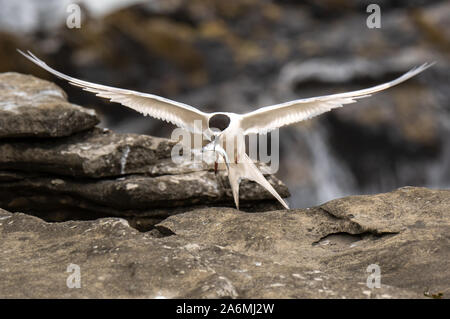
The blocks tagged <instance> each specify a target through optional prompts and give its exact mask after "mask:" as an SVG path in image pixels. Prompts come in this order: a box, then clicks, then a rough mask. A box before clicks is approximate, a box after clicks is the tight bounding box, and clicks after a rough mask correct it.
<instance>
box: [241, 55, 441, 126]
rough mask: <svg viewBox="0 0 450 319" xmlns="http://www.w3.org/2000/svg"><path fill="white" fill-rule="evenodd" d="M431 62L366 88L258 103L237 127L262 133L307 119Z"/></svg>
mask: <svg viewBox="0 0 450 319" xmlns="http://www.w3.org/2000/svg"><path fill="white" fill-rule="evenodd" d="M433 64H434V63H425V64H423V65H421V66H419V67H417V68H414V69H412V70H410V71H409V72H407V73H405V74H403V75H402V76H400V77H399V78H397V79H395V80H393V81H391V82H387V83H384V84H380V85H377V86H374V87H371V88H368V89H363V90H358V91H353V92H347V93H339V94H332V95H326V96H320V97H313V98H307V99H301V100H294V101H290V102H286V103H282V104H277V105H271V106H266V107H262V108H260V109H258V110H255V111H253V112H250V113H247V114H243V115H242V118H241V128H242V130H243V131H244V134H245V135H247V134H250V133H257V134H265V133H267V132H270V131H272V130H274V129H276V128H279V127H282V126H285V125H289V124H294V123H297V122H301V121H303V120H307V119H310V118H312V117H314V116H317V115H320V114H322V113H325V112H328V111H330V110H332V109H334V108H338V107H341V106H343V105H344V104H349V103H354V102H356V101H357V100H358V99H360V98H363V97H368V96H370V95H371V94H373V93H376V92H379V91H383V90H386V89H388V88H390V87H392V86H394V85H397V84H399V83H402V82H403V81H406V80H408V79H410V78H412V77H413V76H415V75H417V74H419V73H420V72H422V71H424V70H426V69H427V68H429V67H430V66H431V65H433Z"/></svg>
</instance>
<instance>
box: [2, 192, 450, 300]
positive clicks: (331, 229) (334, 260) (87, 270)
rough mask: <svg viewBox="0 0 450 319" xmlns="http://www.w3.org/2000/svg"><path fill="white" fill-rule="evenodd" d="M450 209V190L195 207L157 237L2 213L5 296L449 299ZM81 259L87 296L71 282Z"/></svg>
mask: <svg viewBox="0 0 450 319" xmlns="http://www.w3.org/2000/svg"><path fill="white" fill-rule="evenodd" d="M449 212H450V191H449V190H429V189H425V188H413V187H408V188H401V189H398V190H397V191H394V192H392V193H386V194H379V195H372V196H353V197H346V198H341V199H338V200H334V201H331V202H328V203H326V204H324V205H322V206H319V207H314V208H310V209H306V210H290V211H288V210H280V211H271V212H264V213H246V212H242V211H237V210H235V209H232V208H204V209H198V210H192V211H190V212H187V213H184V214H177V215H174V216H171V217H169V218H167V219H166V220H164V221H163V222H161V223H159V224H157V225H156V228H155V229H154V230H152V231H150V232H147V233H140V232H138V231H136V230H135V229H133V228H131V227H130V226H129V225H128V223H127V222H126V221H125V220H123V219H120V218H102V219H98V220H95V221H84V222H81V221H68V222H63V223H46V222H44V221H42V220H40V219H38V218H36V217H32V216H28V215H25V214H22V213H15V214H13V213H9V212H7V211H4V210H0V257H1V258H0V280H1V282H2V285H0V296H1V297H3V298H5V297H7V298H12V297H27V298H36V297H39V298H47V297H56V298H81V297H83V298H86V297H88V298H107V297H109V298H123V297H126V298H130V297H131V298H176V297H178V298H180V297H184V298H427V297H433V296H434V297H444V298H448V293H449V292H448V287H450V274H449V273H448V271H449V269H450V267H449V266H450V264H449V262H450V248H449V247H450V237H449V234H450V222H449V221H450V219H449ZM71 264H74V265H76V266H79V267H80V268H79V270H80V275H81V277H80V278H81V288H80V289H77V288H68V286H67V285H66V282H67V280H68V276H70V275H73V273H72V272H70V271H73V270H69V272H68V267H69V265H71ZM370 265H372V267H373V265H377V266H378V267H379V270H380V275H381V277H380V284H381V286H380V288H369V287H368V285H367V282H369V283H373V281H372V280H371V279H370V278H369V275H371V274H372V273H371V272H370V271H368V267H369V266H370ZM71 269H73V268H71ZM372 287H373V286H372Z"/></svg>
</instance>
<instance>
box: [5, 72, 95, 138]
mask: <svg viewBox="0 0 450 319" xmlns="http://www.w3.org/2000/svg"><path fill="white" fill-rule="evenodd" d="M98 122H99V120H98V118H97V117H96V115H95V112H94V111H93V110H88V109H85V108H82V107H80V106H77V105H74V104H70V103H68V102H67V96H66V94H65V93H64V91H63V90H61V89H60V88H59V87H57V86H56V85H55V84H53V83H50V82H47V81H44V80H40V79H38V78H35V77H34V76H31V75H23V74H18V73H13V72H9V73H2V74H0V138H7V137H49V136H51V137H58V136H68V135H71V134H72V133H74V132H79V131H83V130H86V129H89V128H92V127H94V126H95V125H96V124H97V123H98Z"/></svg>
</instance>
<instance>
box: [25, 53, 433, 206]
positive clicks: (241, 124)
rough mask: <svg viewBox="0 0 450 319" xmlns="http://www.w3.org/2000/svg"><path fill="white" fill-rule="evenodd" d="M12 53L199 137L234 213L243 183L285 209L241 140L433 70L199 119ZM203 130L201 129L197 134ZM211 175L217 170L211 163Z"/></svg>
mask: <svg viewBox="0 0 450 319" xmlns="http://www.w3.org/2000/svg"><path fill="white" fill-rule="evenodd" d="M18 52H19V53H21V54H22V55H23V56H25V57H26V58H27V59H29V60H30V61H31V62H33V63H35V64H37V65H38V66H40V67H41V68H43V69H45V70H47V71H48V72H50V73H52V74H53V75H55V76H57V77H59V78H61V79H64V80H66V81H68V82H69V83H70V84H72V85H74V86H77V87H80V88H82V89H83V90H84V91H88V92H92V93H94V94H95V95H96V96H99V97H102V98H106V99H109V100H110V101H111V102H116V103H120V104H122V105H124V106H127V107H129V108H131V109H134V110H135V111H138V112H140V113H142V114H144V115H148V116H151V117H153V118H156V119H159V120H163V121H166V122H169V123H172V124H174V125H176V126H177V127H180V128H182V129H185V130H187V131H189V132H191V133H195V134H198V133H200V134H202V135H204V136H205V137H206V138H207V139H208V140H210V141H211V140H212V142H211V143H212V147H211V146H210V147H209V150H212V151H214V152H216V154H218V155H220V156H222V158H224V160H225V163H226V169H227V171H228V179H229V182H230V185H231V189H232V193H233V198H234V202H235V204H236V207H237V209H239V184H240V182H241V180H242V179H249V180H251V181H254V182H256V183H258V184H260V185H261V186H263V187H264V188H265V189H266V190H267V191H269V192H270V193H271V194H272V195H273V196H274V197H275V198H276V199H277V200H278V201H279V202H280V203H281V205H283V207H285V208H286V209H289V206H288V204H287V203H286V202H285V201H284V200H283V199H282V198H281V196H280V195H279V194H278V193H277V192H276V191H275V189H274V188H273V187H272V185H271V184H270V183H269V182H268V181H267V180H266V178H265V177H264V175H263V174H262V173H261V172H260V171H259V169H258V168H257V167H256V165H255V164H254V162H253V160H252V159H251V158H250V157H249V156H248V155H247V154H246V151H245V136H246V135H248V134H251V133H254V134H267V133H268V132H270V131H273V130H275V129H277V128H280V127H283V126H287V125H291V124H295V123H298V122H301V121H304V120H307V119H310V118H312V117H315V116H318V115H320V114H322V113H325V112H328V111H330V110H332V109H335V108H338V107H342V106H343V105H345V104H350V103H354V102H356V101H357V100H358V99H361V98H365V97H369V96H371V95H372V94H374V93H377V92H380V91H383V90H386V89H388V88H390V87H393V86H395V85H397V84H400V83H402V82H404V81H406V80H408V79H410V78H412V77H413V76H415V75H417V74H419V73H421V72H423V71H424V70H426V69H427V68H429V67H430V66H431V65H433V64H434V63H424V64H422V65H421V66H419V67H415V68H413V69H411V70H410V71H408V72H407V73H405V74H403V75H402V76H400V77H398V78H396V79H394V80H392V81H390V82H387V83H383V84H380V85H376V86H373V87H370V88H367V89H361V90H357V91H352V92H346V93H338V94H331V95H324V96H319V97H311V98H305V99H299V100H293V101H290V102H285V103H281V104H276V105H271V106H266V107H262V108H259V109H256V110H255V111H252V112H248V113H245V114H237V113H230V112H214V113H205V112H202V111H200V110H199V109H197V108H195V107H192V106H190V105H187V104H183V103H180V102H176V101H172V100H169V99H166V98H164V97H161V96H157V95H153V94H148V93H141V92H137V91H132V90H126V89H120V88H115V87H110V86H106V85H101V84H96V83H91V82H87V81H83V80H79V79H76V78H73V77H71V76H68V75H66V74H63V73H61V72H59V71H56V70H54V69H52V68H51V67H49V66H48V65H47V64H46V63H45V62H43V61H42V60H40V59H39V58H37V57H36V56H35V55H34V54H33V53H31V52H30V51H28V54H27V53H24V52H22V51H20V50H18ZM203 128H205V129H204V130H203ZM230 140H232V141H236V142H235V146H234V147H232V148H231V149H226V150H225V149H223V148H222V147H221V145H223V143H225V142H226V141H230ZM215 170H217V160H216V163H215Z"/></svg>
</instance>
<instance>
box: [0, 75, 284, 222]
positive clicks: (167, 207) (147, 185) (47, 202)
mask: <svg viewBox="0 0 450 319" xmlns="http://www.w3.org/2000/svg"><path fill="white" fill-rule="evenodd" d="M0 86H1V88H3V91H4V92H6V93H5V94H4V95H0V105H2V106H3V108H2V109H0V112H1V111H4V112H5V114H9V115H7V116H6V117H5V123H8V125H9V126H8V127H6V130H7V131H8V135H4V136H3V137H9V138H4V139H0V207H3V208H5V209H8V210H13V211H22V212H26V213H30V214H33V215H36V216H39V217H41V218H43V219H45V220H47V221H63V220H70V219H94V218H99V217H105V216H122V217H124V218H127V219H128V220H129V221H130V223H132V225H133V226H134V227H136V228H138V229H140V230H149V229H151V228H152V227H153V225H154V224H156V223H158V222H159V221H161V220H162V219H163V218H166V217H168V216H170V215H173V214H177V213H182V212H185V211H189V210H192V209H194V208H198V207H206V206H234V200H233V197H232V193H231V189H230V185H229V182H228V178H227V176H226V170H225V169H222V170H219V172H218V174H217V176H216V175H215V174H214V166H213V162H214V161H212V162H211V161H209V162H208V161H207V162H202V161H201V160H200V159H199V160H197V161H194V159H195V158H194V156H192V159H191V160H184V161H183V162H181V163H175V162H174V161H173V160H172V157H171V152H172V148H173V147H174V146H175V145H176V143H177V141H173V140H169V139H163V138H156V137H152V136H145V135H137V134H118V133H114V132H112V131H109V130H107V129H101V128H98V127H93V125H95V123H96V121H97V119H96V117H95V114H94V113H92V112H89V111H85V110H84V109H82V108H81V107H78V106H73V105H71V104H69V103H67V101H66V100H65V93H64V92H63V91H62V90H61V89H59V88H58V87H56V86H55V85H53V84H51V83H48V82H46V81H42V80H38V79H36V78H33V77H27V76H23V75H20V74H13V73H7V74H3V75H1V76H0ZM38 94H42V98H41V97H40V95H38ZM24 101H28V102H27V103H28V104H26V103H25V102H24ZM69 110H70V111H69ZM11 114H12V115H11ZM0 115H1V114H0ZM11 116H16V117H17V118H16V122H17V121H19V118H20V121H22V124H23V125H25V124H26V127H27V128H28V129H30V131H29V134H33V135H27V134H28V133H25V130H24V126H23V125H22V124H21V125H12V124H14V121H13V119H12V118H11ZM44 116H45V118H43V117H44ZM84 120H86V121H89V120H92V121H93V122H92V123H89V126H86V127H82V126H80V125H81V124H82V123H83V122H82V121H84ZM9 121H12V123H10V122H9ZM60 122H62V123H63V124H67V126H66V127H61V125H60ZM87 123H88V122H85V123H84V124H87ZM16 124H17V123H16ZM84 124H83V125H84ZM36 127H44V128H45V130H46V133H44V131H40V133H39V132H38V130H36V129H35V128H36ZM82 128H83V129H84V131H82V132H79V130H81V129H82ZM30 132H32V133H30ZM46 134H47V135H46ZM61 134H63V135H64V134H70V135H69V136H60V135H61ZM36 136H39V138H38V139H36V138H34V137H36ZM12 137H14V138H12ZM31 137H33V138H31ZM55 137H58V138H55ZM208 155H209V156H212V153H205V155H204V158H205V159H208ZM260 168H261V169H262V170H263V171H264V169H265V168H266V167H265V166H264V165H262V164H261V165H260ZM268 180H269V182H271V183H272V185H273V186H274V187H275V189H276V190H277V191H278V192H279V193H280V195H281V196H283V197H288V196H289V191H288V189H287V188H286V186H285V185H284V184H283V183H281V181H279V180H278V179H276V178H275V177H273V176H269V175H268ZM240 190H241V191H240V200H241V201H242V202H241V204H242V205H241V206H242V208H243V209H247V210H251V211H265V210H270V209H275V208H280V205H279V204H275V203H276V201H275V199H274V198H273V196H272V195H271V194H270V193H268V192H267V191H266V190H265V189H263V188H262V187H261V186H259V185H257V184H255V183H253V182H249V181H243V182H242V184H241V187H240Z"/></svg>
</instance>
